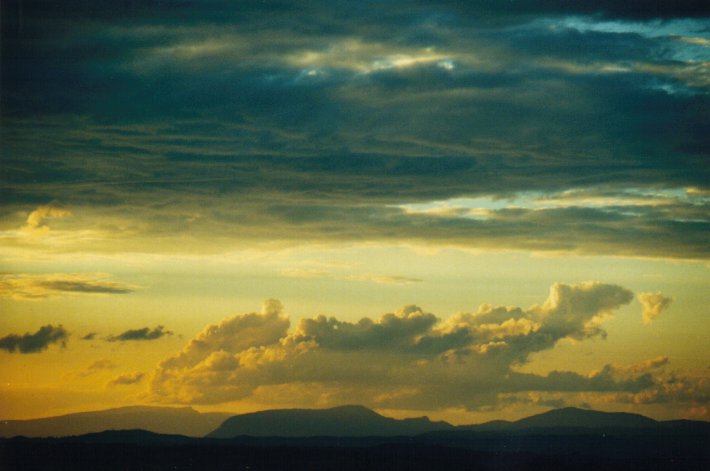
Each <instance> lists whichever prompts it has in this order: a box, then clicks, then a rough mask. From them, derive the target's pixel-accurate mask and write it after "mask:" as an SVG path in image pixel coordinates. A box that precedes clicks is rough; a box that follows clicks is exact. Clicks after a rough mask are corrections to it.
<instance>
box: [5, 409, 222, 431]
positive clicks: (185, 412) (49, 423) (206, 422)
mask: <svg viewBox="0 0 710 471" xmlns="http://www.w3.org/2000/svg"><path fill="white" fill-rule="evenodd" d="M231 415H232V414H228V413H221V412H213V413H204V414H203V413H200V412H197V411H196V410H194V409H192V408H191V407H149V406H132V407H121V408H117V409H108V410H101V411H93V412H79V413H76V414H68V415H62V416H57V417H47V418H42V419H31V420H1V421H0V437H14V436H20V435H21V436H25V437H64V436H71V435H83V434H87V433H95V432H102V431H104V430H120V429H144V430H147V431H150V432H154V433H160V434H177V435H186V436H192V437H201V436H204V435H205V434H206V433H208V432H210V431H211V430H214V429H215V427H217V426H218V425H219V424H221V423H222V422H223V421H224V420H225V419H227V418H228V417H230V416H231Z"/></svg>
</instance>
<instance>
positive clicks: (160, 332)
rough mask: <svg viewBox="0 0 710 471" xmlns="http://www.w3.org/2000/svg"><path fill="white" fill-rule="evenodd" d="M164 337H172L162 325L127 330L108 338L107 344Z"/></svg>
mask: <svg viewBox="0 0 710 471" xmlns="http://www.w3.org/2000/svg"><path fill="white" fill-rule="evenodd" d="M166 335H173V333H172V332H171V331H169V330H165V328H164V327H163V326H162V325H159V326H157V327H155V328H154V329H152V330H151V329H150V328H149V327H143V328H142V329H129V330H127V331H125V332H123V333H121V334H118V335H113V336H111V337H108V338H107V340H108V341H109V342H126V341H131V340H157V339H159V338H161V337H164V336H166Z"/></svg>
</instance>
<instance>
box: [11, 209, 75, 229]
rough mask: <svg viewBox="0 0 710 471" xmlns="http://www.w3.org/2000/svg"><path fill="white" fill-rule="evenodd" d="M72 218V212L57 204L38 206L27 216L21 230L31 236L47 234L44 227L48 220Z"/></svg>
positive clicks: (46, 227)
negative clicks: (31, 234)
mask: <svg viewBox="0 0 710 471" xmlns="http://www.w3.org/2000/svg"><path fill="white" fill-rule="evenodd" d="M71 216H73V214H72V212H71V211H70V210H69V209H67V208H65V207H63V206H61V205H60V204H57V203H52V204H48V205H44V206H39V207H37V209H35V210H34V211H32V212H31V213H30V214H29V215H28V216H27V221H26V224H25V226H24V227H23V228H22V229H23V230H25V231H28V232H30V233H33V234H37V233H47V232H49V226H47V225H45V221H47V220H48V219H64V218H68V217H71Z"/></svg>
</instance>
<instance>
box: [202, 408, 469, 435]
mask: <svg viewBox="0 0 710 471" xmlns="http://www.w3.org/2000/svg"><path fill="white" fill-rule="evenodd" d="M454 429H455V427H454V426H453V425H451V424H448V423H446V422H432V421H431V420H429V419H428V418H427V417H420V418H416V419H401V420H398V419H392V418H389V417H384V416H382V415H380V414H378V413H377V412H374V411H372V410H370V409H367V408H366V407H363V406H341V407H333V408H331V409H281V410H268V411H262V412H253V413H250V414H242V415H236V416H234V417H231V418H229V419H227V420H226V421H225V422H224V423H223V424H222V425H221V426H220V427H219V428H217V429H216V430H215V431H213V432H212V433H210V434H208V435H207V437H210V438H233V437H238V436H243V435H248V436H252V437H269V436H279V437H315V436H340V437H365V436H381V437H386V436H398V435H403V436H404V435H419V434H422V433H427V432H434V431H441V430H454Z"/></svg>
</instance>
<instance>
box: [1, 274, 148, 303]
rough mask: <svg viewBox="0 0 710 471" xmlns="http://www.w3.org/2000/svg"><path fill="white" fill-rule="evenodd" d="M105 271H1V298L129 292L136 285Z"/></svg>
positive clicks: (24, 298) (29, 298) (26, 298)
mask: <svg viewBox="0 0 710 471" xmlns="http://www.w3.org/2000/svg"><path fill="white" fill-rule="evenodd" d="M106 278H107V275H104V274H84V273H49V274H42V275H33V274H19V273H18V274H7V273H6V274H0V298H10V299H18V300H33V299H44V298H50V297H54V296H68V295H105V294H127V293H131V292H132V291H133V290H134V289H135V287H134V286H131V285H128V284H125V283H119V282H115V281H109V280H107V279H106Z"/></svg>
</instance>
